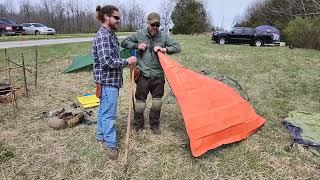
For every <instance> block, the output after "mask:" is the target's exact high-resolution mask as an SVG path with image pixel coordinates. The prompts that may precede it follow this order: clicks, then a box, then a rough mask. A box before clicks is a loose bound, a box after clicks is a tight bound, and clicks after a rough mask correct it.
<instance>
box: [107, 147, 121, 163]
mask: <svg viewBox="0 0 320 180" xmlns="http://www.w3.org/2000/svg"><path fill="white" fill-rule="evenodd" d="M107 151H108V157H109V159H111V160H116V159H118V149H117V148H107Z"/></svg>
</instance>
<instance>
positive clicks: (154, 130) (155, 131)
mask: <svg viewBox="0 0 320 180" xmlns="http://www.w3.org/2000/svg"><path fill="white" fill-rule="evenodd" d="M150 129H151V132H152V133H153V134H161V130H160V126H151V127H150Z"/></svg>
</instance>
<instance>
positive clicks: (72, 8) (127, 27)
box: [0, 0, 145, 33]
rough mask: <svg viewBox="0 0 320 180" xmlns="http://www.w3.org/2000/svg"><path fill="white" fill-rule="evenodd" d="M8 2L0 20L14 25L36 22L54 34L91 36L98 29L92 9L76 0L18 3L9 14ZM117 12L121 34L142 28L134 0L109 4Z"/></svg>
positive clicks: (1, 7) (142, 20) (1, 8)
mask: <svg viewBox="0 0 320 180" xmlns="http://www.w3.org/2000/svg"><path fill="white" fill-rule="evenodd" d="M11 2H12V1H10V0H6V1H4V2H3V3H0V17H6V18H9V19H12V20H14V21H16V22H17V23H18V24H20V23H24V22H39V23H42V24H45V25H46V26H49V27H52V28H54V29H56V30H57V32H58V33H93V32H96V31H97V29H98V28H99V26H100V25H99V22H98V21H96V20H95V16H96V12H95V10H93V9H95V7H90V8H89V7H82V6H81V4H80V3H79V2H78V1H77V0H64V1H63V0H40V3H37V4H34V3H32V1H30V0H21V1H20V2H19V8H18V9H19V10H17V11H14V10H12V9H13V8H11V7H12V4H11ZM108 4H113V5H117V7H118V8H119V11H121V21H122V26H121V30H122V31H133V30H136V29H140V28H142V27H143V26H144V24H145V10H144V9H143V8H142V6H141V5H139V3H137V2H136V1H135V0H131V1H129V3H126V4H119V3H118V2H117V1H110V2H109V3H108Z"/></svg>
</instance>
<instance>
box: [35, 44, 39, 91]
mask: <svg viewBox="0 0 320 180" xmlns="http://www.w3.org/2000/svg"><path fill="white" fill-rule="evenodd" d="M35 53H36V65H35V66H36V67H35V69H36V70H35V71H36V72H35V74H34V76H35V77H34V87H35V88H37V82H38V48H37V46H35Z"/></svg>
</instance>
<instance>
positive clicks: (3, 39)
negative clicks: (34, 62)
mask: <svg viewBox="0 0 320 180" xmlns="http://www.w3.org/2000/svg"><path fill="white" fill-rule="evenodd" d="M116 34H117V35H119V36H126V35H128V34H130V32H116ZM94 35H95V34H94V33H75V34H55V35H37V36H35V35H22V36H20V35H16V36H0V42H6V41H20V40H21V41H27V40H40V39H62V38H82V37H94Z"/></svg>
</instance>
